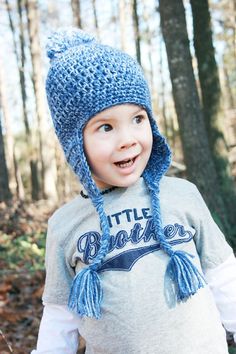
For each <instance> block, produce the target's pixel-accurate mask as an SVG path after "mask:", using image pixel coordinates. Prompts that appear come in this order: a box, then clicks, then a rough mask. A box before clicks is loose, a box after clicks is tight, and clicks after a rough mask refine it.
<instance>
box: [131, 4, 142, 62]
mask: <svg viewBox="0 0 236 354" xmlns="http://www.w3.org/2000/svg"><path fill="white" fill-rule="evenodd" d="M137 6H138V5H137V0H132V16H133V26H134V38H135V47H136V57H137V61H138V62H139V64H140V65H141V64H142V62H141V49H140V41H141V35H140V28H139V16H138V8H137Z"/></svg>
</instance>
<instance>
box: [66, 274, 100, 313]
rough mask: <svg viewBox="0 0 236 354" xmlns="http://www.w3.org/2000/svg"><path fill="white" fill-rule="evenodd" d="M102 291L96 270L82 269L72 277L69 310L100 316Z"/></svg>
mask: <svg viewBox="0 0 236 354" xmlns="http://www.w3.org/2000/svg"><path fill="white" fill-rule="evenodd" d="M102 298H103V291H102V287H101V283H100V278H99V275H98V273H97V272H96V270H93V269H91V268H90V267H88V268H84V269H82V270H81V271H80V272H78V273H77V275H76V276H75V277H74V280H73V283H72V286H71V290H70V296H69V301H68V306H69V308H70V309H71V310H74V311H76V312H77V314H78V315H80V316H81V317H82V316H87V317H95V318H96V319H99V318H100V317H101V302H102Z"/></svg>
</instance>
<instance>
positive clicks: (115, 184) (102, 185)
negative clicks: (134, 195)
mask: <svg viewBox="0 0 236 354" xmlns="http://www.w3.org/2000/svg"><path fill="white" fill-rule="evenodd" d="M139 178H140V177H138V178H135V179H132V180H130V181H116V182H112V181H111V182H110V183H109V182H108V181H107V183H106V182H105V181H98V180H97V179H95V178H94V181H95V183H96V186H97V187H98V189H100V190H105V189H109V188H114V187H117V188H128V187H130V186H132V185H133V184H135V183H136V182H137V180H138V179H139Z"/></svg>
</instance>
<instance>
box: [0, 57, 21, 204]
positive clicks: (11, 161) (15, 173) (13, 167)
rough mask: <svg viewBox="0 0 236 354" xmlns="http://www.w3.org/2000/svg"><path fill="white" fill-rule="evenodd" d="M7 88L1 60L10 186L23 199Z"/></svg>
mask: <svg viewBox="0 0 236 354" xmlns="http://www.w3.org/2000/svg"><path fill="white" fill-rule="evenodd" d="M6 88H7V84H6V79H5V75H4V69H3V63H2V62H0V102H1V106H2V113H3V121H4V127H5V146H6V149H5V155H6V162H7V167H8V175H9V186H10V190H11V192H12V194H13V195H16V196H17V197H18V199H21V200H23V199H24V196H25V193H24V187H23V183H22V178H21V174H20V171H19V167H18V164H17V162H16V156H15V147H14V145H15V142H14V136H13V133H12V126H11V117H10V109H9V105H8V101H7V93H6Z"/></svg>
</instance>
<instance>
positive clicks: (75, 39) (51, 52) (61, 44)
mask: <svg viewBox="0 0 236 354" xmlns="http://www.w3.org/2000/svg"><path fill="white" fill-rule="evenodd" d="M93 41H95V38H94V37H93V36H91V35H89V34H87V33H85V32H84V31H82V30H80V29H77V28H69V29H61V30H58V31H55V32H52V34H51V35H50V36H49V38H48V43H47V46H46V49H47V56H48V58H50V59H51V60H52V59H55V58H57V57H58V56H59V55H60V54H62V53H64V52H65V51H67V50H68V49H70V48H72V47H77V46H80V45H82V44H87V43H90V42H93Z"/></svg>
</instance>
